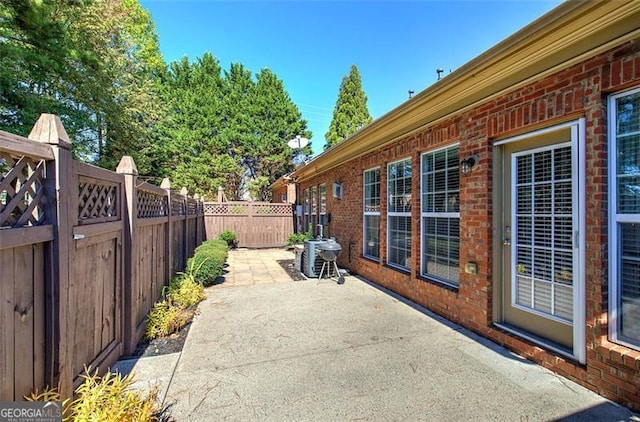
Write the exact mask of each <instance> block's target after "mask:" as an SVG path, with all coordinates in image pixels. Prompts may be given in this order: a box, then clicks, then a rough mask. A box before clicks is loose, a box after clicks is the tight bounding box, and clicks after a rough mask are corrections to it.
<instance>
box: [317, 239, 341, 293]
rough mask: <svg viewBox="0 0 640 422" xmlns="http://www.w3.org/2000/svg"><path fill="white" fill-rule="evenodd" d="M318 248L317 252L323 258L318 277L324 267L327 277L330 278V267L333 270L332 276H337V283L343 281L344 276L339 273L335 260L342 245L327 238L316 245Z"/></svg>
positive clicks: (322, 272)
mask: <svg viewBox="0 0 640 422" xmlns="http://www.w3.org/2000/svg"><path fill="white" fill-rule="evenodd" d="M316 248H317V249H318V253H319V254H320V256H321V257H322V259H323V260H324V263H323V264H322V269H321V270H320V276H319V277H318V278H322V274H324V269H325V268H326V269H327V273H326V274H327V277H329V278H331V267H333V270H334V277H338V284H342V283H344V277H343V276H342V275H340V270H339V269H338V264H337V263H336V260H337V259H338V255H340V251H342V246H340V244H339V243H337V242H336V241H335V240H328V241H326V242H322V243H320V244H319V245H317V246H316Z"/></svg>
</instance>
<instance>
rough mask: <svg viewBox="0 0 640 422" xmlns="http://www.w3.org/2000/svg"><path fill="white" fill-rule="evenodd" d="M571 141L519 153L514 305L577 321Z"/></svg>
mask: <svg viewBox="0 0 640 422" xmlns="http://www.w3.org/2000/svg"><path fill="white" fill-rule="evenodd" d="M571 155H572V154H571V146H570V145H566V144H565V145H557V146H552V147H549V148H546V149H543V150H538V151H536V152H533V153H528V152H527V153H521V154H518V155H516V156H515V158H514V159H515V168H514V174H515V180H514V181H515V186H514V188H515V197H514V200H515V204H514V207H515V220H514V221H515V232H514V234H515V238H514V252H515V274H514V276H515V278H514V282H515V289H514V293H515V303H516V304H518V305H520V306H523V307H526V308H530V309H535V310H536V311H539V312H542V313H544V314H548V315H553V316H555V317H557V318H560V319H563V320H566V321H572V319H573V278H574V277H573V276H574V274H573V272H574V271H573V263H574V257H573V251H574V248H573V231H574V229H573V209H572V204H573V201H572V197H573V189H572V158H571Z"/></svg>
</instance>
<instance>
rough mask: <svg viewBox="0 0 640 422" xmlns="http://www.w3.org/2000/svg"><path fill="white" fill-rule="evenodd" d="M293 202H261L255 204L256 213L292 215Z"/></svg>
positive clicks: (254, 210)
mask: <svg viewBox="0 0 640 422" xmlns="http://www.w3.org/2000/svg"><path fill="white" fill-rule="evenodd" d="M292 210H293V208H292V206H291V204H259V205H254V206H253V213H254V214H256V215H291V213H292V212H293V211H292Z"/></svg>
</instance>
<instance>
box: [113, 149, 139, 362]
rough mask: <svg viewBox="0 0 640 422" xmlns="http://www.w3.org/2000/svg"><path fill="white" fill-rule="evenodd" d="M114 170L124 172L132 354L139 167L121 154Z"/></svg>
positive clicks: (127, 324)
mask: <svg viewBox="0 0 640 422" xmlns="http://www.w3.org/2000/svg"><path fill="white" fill-rule="evenodd" d="M116 172H117V173H120V174H122V175H124V186H123V188H124V193H123V195H122V196H123V199H124V204H123V209H124V223H125V229H124V230H125V236H124V250H126V251H128V252H127V253H125V256H124V274H125V275H124V277H125V280H124V282H125V287H124V292H123V293H124V310H125V312H124V321H123V327H124V333H123V339H124V353H125V354H131V353H132V352H133V350H134V349H135V347H136V343H137V339H136V325H137V319H138V318H137V312H136V311H137V307H136V306H135V303H136V302H137V301H136V300H135V298H136V297H137V293H138V292H139V289H140V286H139V282H140V277H139V274H138V265H136V264H137V263H138V259H137V256H138V253H137V252H138V251H137V250H138V246H139V245H136V244H135V243H134V240H135V239H136V236H135V235H136V220H137V209H138V207H137V194H136V181H137V176H138V169H137V167H136V163H135V162H134V161H133V158H132V157H128V156H127V157H122V159H121V160H120V163H119V164H118V168H117V169H116Z"/></svg>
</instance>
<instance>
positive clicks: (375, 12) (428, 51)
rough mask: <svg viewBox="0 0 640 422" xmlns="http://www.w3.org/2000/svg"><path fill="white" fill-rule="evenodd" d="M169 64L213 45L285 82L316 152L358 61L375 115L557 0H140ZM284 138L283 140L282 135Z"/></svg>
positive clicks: (222, 57) (225, 61)
mask: <svg viewBox="0 0 640 422" xmlns="http://www.w3.org/2000/svg"><path fill="white" fill-rule="evenodd" d="M140 3H141V4H142V6H143V7H144V8H145V9H147V10H148V11H149V12H150V13H151V15H152V17H153V20H154V22H155V24H156V28H157V31H158V34H159V37H160V50H161V51H162V53H163V55H164V58H165V60H166V61H167V62H171V61H174V60H178V59H180V58H181V57H183V56H185V55H186V56H188V57H189V58H190V59H191V60H194V59H195V58H196V57H200V56H202V54H203V53H205V52H210V53H212V54H213V55H214V56H215V57H216V58H217V59H218V60H219V61H220V64H221V66H222V67H223V68H224V69H228V68H229V66H230V64H231V63H243V64H244V65H245V66H246V67H247V68H248V69H250V70H251V71H253V72H254V73H256V72H258V71H259V70H260V69H262V68H265V67H267V68H269V69H271V70H272V71H273V72H275V74H276V75H278V77H279V78H280V79H282V80H283V82H284V85H285V88H286V90H287V92H288V93H289V95H290V96H291V99H292V100H293V102H294V103H295V104H296V105H297V106H298V108H299V109H300V111H301V112H302V115H303V117H304V118H305V119H306V120H307V121H308V127H309V129H310V130H311V131H312V132H313V137H312V138H311V141H312V147H313V149H314V152H316V153H319V152H321V151H322V147H323V145H324V142H325V140H324V134H325V133H326V131H327V130H328V128H329V123H330V122H331V116H332V112H333V107H334V106H335V103H336V99H337V95H338V88H339V86H340V82H341V80H342V77H343V76H344V75H346V74H347V73H348V72H349V68H350V66H351V65H352V64H355V65H356V66H357V67H358V69H359V71H360V74H361V76H362V87H363V89H364V91H365V93H366V94H367V97H368V102H367V106H368V108H369V112H370V113H371V115H372V116H373V117H374V118H378V117H380V116H382V115H384V114H385V113H387V112H389V111H391V110H392V109H394V108H395V107H397V106H398V105H400V104H402V103H403V102H404V101H406V100H407V99H408V93H407V91H408V90H410V89H411V90H413V91H415V92H416V93H418V92H420V91H422V90H423V89H425V88H426V87H428V86H429V85H431V84H432V83H434V82H435V81H436V79H437V74H436V69H437V68H443V69H444V70H445V73H444V74H445V75H446V74H448V73H449V71H450V70H455V69H456V68H458V67H460V66H462V65H463V64H465V63H466V62H468V61H469V60H471V59H473V58H474V57H476V56H478V55H479V54H481V53H482V52H484V51H486V50H487V49H489V48H490V47H492V46H493V45H495V44H497V43H498V42H500V41H502V40H503V39H505V38H506V37H508V36H509V35H511V34H513V33H514V32H516V31H517V30H519V29H520V28H522V27H523V26H525V25H527V24H528V23H530V22H533V21H534V20H535V19H537V18H539V17H540V16H542V15H543V14H545V13H546V12H548V11H549V10H551V9H553V8H554V7H555V6H557V5H558V4H559V3H560V1H559V0H535V1H534V0H511V1H498V0H493V1H481V0H466V1H456V0H453V1H446V0H439V1H435V0H434V1H427V0H401V1H382V0H356V1H338V0H316V1H309V0H299V1H294V0H288V1H283V0H280V1H270V0H266V1H265V0H263V1H247V0H240V1H215V0H208V1H207V0H199V1H184V0H141V1H140ZM285 141H286V140H283V142H285Z"/></svg>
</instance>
